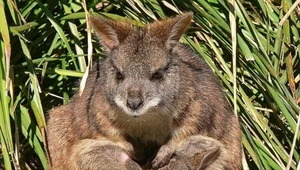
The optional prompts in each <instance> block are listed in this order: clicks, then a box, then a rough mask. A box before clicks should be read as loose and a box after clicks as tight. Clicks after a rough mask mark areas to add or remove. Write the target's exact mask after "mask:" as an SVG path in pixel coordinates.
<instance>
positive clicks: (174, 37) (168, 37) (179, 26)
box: [147, 12, 193, 43]
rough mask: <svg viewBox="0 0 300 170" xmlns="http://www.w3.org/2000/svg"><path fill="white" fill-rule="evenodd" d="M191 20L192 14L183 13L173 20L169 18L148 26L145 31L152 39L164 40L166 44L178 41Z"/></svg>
mask: <svg viewBox="0 0 300 170" xmlns="http://www.w3.org/2000/svg"><path fill="white" fill-rule="evenodd" d="M192 18H193V13H192V12H187V13H183V14H181V15H179V16H177V17H175V18H169V19H166V20H161V21H157V22H154V23H152V24H150V25H149V26H148V27H147V29H148V33H149V34H150V36H152V37H155V36H156V37H158V38H159V39H164V40H165V41H166V43H171V42H172V41H179V39H180V37H181V36H182V34H183V33H184V32H185V30H186V29H187V28H188V27H189V26H190V23H191V21H192Z"/></svg>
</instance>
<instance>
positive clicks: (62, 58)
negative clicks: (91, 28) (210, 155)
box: [0, 0, 300, 170]
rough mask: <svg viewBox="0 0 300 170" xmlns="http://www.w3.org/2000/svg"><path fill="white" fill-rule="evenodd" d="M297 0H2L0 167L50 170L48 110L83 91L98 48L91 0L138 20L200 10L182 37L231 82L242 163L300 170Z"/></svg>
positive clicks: (98, 8)
mask: <svg viewBox="0 0 300 170" xmlns="http://www.w3.org/2000/svg"><path fill="white" fill-rule="evenodd" d="M232 1H234V0H232ZM293 3H294V6H293ZM297 3H299V0H297V1H295V2H293V1H292V0H281V1H280V0H278V1H272V0H270V1H264V0H253V1H242V0H235V3H234V5H232V4H233V3H231V1H225V0H195V1H192V0H184V1H182V0H172V1H166V0H163V1H159V0H128V1H113V0H112V1H105V0H103V1H101V0H93V1H88V4H86V5H85V3H84V2H83V3H82V2H80V1H72V0H59V1H24V0H0V31H1V35H0V55H1V60H0V77H1V79H0V91H1V92H0V141H1V145H0V146H1V151H0V169H1V167H2V168H5V169H7V170H9V169H47V152H46V151H47V150H46V149H45V148H46V143H45V135H46V133H47V132H46V126H47V124H46V121H45V120H46V116H45V115H46V113H47V111H48V110H49V109H50V108H52V107H54V106H56V105H58V104H65V103H68V101H69V98H70V95H72V94H73V93H74V91H76V90H77V88H76V87H77V86H76V83H74V82H75V81H76V80H77V79H78V78H80V77H82V76H83V75H84V71H85V70H86V68H87V66H88V63H89V62H88V60H87V53H88V50H89V49H91V48H92V47H91V44H89V45H88V42H91V41H90V39H89V38H88V33H87V27H86V19H85V16H86V12H85V10H84V7H85V6H86V8H87V10H88V11H89V12H92V11H94V12H97V13H99V14H100V15H105V16H107V17H110V18H113V19H118V20H127V21H129V22H132V23H134V24H137V25H143V24H144V23H148V22H151V21H153V20H157V19H160V18H165V17H168V16H172V15H176V14H177V13H181V12H183V11H193V12H194V20H193V24H192V25H191V28H190V29H189V30H188V31H187V34H186V35H185V36H184V37H183V38H182V42H183V43H186V44H188V45H190V46H191V47H192V48H194V49H195V51H197V52H198V53H199V56H200V57H201V58H203V59H204V60H205V61H206V62H207V63H208V64H209V66H210V67H211V69H212V70H213V71H214V72H215V74H216V75H217V76H218V77H219V78H220V80H221V81H222V83H223V84H224V87H225V89H226V92H227V95H228V99H229V101H230V102H231V103H232V105H233V106H234V108H235V110H236V111H237V115H238V117H239V119H240V124H241V129H242V132H243V146H244V151H245V157H244V169H266V170H270V169H296V168H297V165H298V164H299V161H300V133H299V123H300V120H299V114H300V107H299V103H300V88H299V84H300V50H299V49H300V38H299V36H300V29H299V28H300V7H299V5H298V6H297ZM292 7H296V8H292ZM290 9H291V11H292V12H291V13H290V14H288V15H287V18H286V19H284V15H285V14H287V13H288V11H289V10H290ZM93 49H94V50H93V56H94V59H96V58H97V57H99V56H100V57H102V55H101V54H102V53H101V48H100V47H99V45H98V43H97V42H96V41H93ZM2 162H3V163H2ZM298 166H300V165H298Z"/></svg>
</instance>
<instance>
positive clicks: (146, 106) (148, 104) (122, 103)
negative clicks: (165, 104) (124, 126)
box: [114, 96, 161, 118]
mask: <svg viewBox="0 0 300 170" xmlns="http://www.w3.org/2000/svg"><path fill="white" fill-rule="evenodd" d="M114 101H115V103H116V104H117V106H118V107H120V108H121V109H122V110H123V111H124V112H125V113H126V114H127V115H129V116H132V117H134V118H138V117H140V116H142V115H144V114H146V113H147V112H148V111H149V110H150V109H152V108H154V107H156V106H157V105H158V104H159V103H160V101H161V100H160V99H159V98H157V97H154V98H152V99H149V100H147V101H145V102H144V103H143V104H142V105H141V106H140V107H138V108H137V109H130V108H129V107H128V106H127V104H126V103H127V102H126V99H123V98H121V97H119V96H117V97H116V98H115V99H114Z"/></svg>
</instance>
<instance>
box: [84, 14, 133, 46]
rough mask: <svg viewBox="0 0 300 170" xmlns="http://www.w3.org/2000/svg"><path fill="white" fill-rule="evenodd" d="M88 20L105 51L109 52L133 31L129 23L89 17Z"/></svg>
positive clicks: (93, 16)
mask: <svg viewBox="0 0 300 170" xmlns="http://www.w3.org/2000/svg"><path fill="white" fill-rule="evenodd" d="M89 19H90V23H91V26H92V28H93V29H94V31H95V33H96V34H97V36H98V37H99V38H100V41H101V42H102V45H103V46H104V47H105V48H106V50H111V49H113V48H114V47H116V46H118V45H119V44H120V43H121V42H122V41H123V40H124V39H125V38H126V37H127V36H128V35H129V33H130V32H131V30H132V29H133V26H132V25H131V24H129V23H125V22H120V21H114V20H111V19H107V18H104V17H99V16H95V15H90V17H89Z"/></svg>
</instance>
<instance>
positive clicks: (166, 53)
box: [90, 13, 192, 117]
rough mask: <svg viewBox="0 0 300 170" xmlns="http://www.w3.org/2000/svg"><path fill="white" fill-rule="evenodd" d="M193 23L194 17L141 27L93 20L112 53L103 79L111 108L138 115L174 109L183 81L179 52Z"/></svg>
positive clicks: (179, 18) (97, 32) (134, 115)
mask: <svg viewBox="0 0 300 170" xmlns="http://www.w3.org/2000/svg"><path fill="white" fill-rule="evenodd" d="M191 19H192V13H185V14H183V15H179V16H177V17H175V18H170V19H166V20H162V21H157V22H154V23H152V24H149V25H146V26H145V27H143V28H139V27H137V26H134V25H132V24H129V23H125V22H121V21H114V20H110V19H106V18H103V17H96V16H91V17H90V21H91V25H92V27H93V29H94V31H95V33H96V34H97V36H98V37H99V39H100V42H101V43H102V45H103V47H104V50H105V52H106V55H107V59H106V60H105V61H104V62H103V63H102V64H101V67H102V69H101V70H104V71H102V72H101V73H100V76H101V77H102V80H103V84H101V85H102V86H104V87H103V89H104V91H105V93H106V96H107V97H108V100H109V102H111V104H113V105H115V106H116V107H119V108H120V109H121V110H123V111H124V112H125V113H126V114H128V115H130V116H133V117H138V116H142V115H146V114H147V113H148V112H151V111H155V109H164V110H167V109H168V107H170V105H171V104H172V101H173V100H174V99H175V98H177V97H178V96H179V94H178V93H179V83H180V74H179V72H180V68H179V66H178V60H179V59H178V54H175V52H174V50H173V48H174V47H175V46H176V45H178V44H179V39H180V37H181V36H182V34H183V33H184V31H185V30H186V29H187V27H188V26H189V24H190V22H191Z"/></svg>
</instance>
